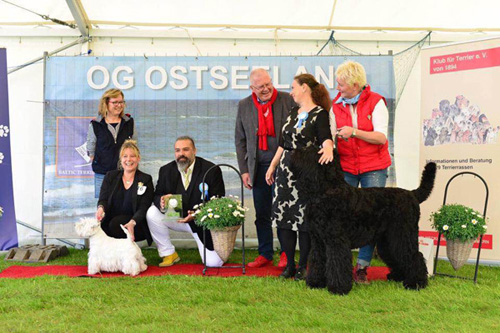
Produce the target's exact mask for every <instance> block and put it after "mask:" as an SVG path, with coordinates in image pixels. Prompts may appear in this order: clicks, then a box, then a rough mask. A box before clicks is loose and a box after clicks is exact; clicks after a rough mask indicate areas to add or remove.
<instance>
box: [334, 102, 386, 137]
mask: <svg viewBox="0 0 500 333" xmlns="http://www.w3.org/2000/svg"><path fill="white" fill-rule="evenodd" d="M356 106H357V104H356V105H349V109H350V110H351V118H352V127H353V128H358V113H357V112H356ZM332 109H333V108H332ZM332 109H330V112H329V114H330V130H331V131H332V135H337V122H336V120H335V113H333V110H332ZM371 121H372V124H373V131H374V132H380V133H382V134H384V135H385V137H386V138H387V128H388V127H389V110H387V106H385V102H384V100H383V99H381V100H380V101H378V103H377V105H375V108H374V109H373V112H372V119H371Z"/></svg>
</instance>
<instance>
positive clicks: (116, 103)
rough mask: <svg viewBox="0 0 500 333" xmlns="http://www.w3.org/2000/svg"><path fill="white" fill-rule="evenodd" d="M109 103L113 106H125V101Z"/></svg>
mask: <svg viewBox="0 0 500 333" xmlns="http://www.w3.org/2000/svg"><path fill="white" fill-rule="evenodd" d="M109 103H111V104H113V105H114V106H117V105H125V101H113V102H109Z"/></svg>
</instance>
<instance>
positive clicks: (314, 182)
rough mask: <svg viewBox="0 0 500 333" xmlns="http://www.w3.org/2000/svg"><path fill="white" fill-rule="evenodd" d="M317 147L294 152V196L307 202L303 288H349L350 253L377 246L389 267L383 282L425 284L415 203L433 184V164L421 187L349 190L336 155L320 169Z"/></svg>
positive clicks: (337, 290)
mask: <svg viewBox="0 0 500 333" xmlns="http://www.w3.org/2000/svg"><path fill="white" fill-rule="evenodd" d="M319 156H320V155H319V154H318V149H317V148H316V147H312V146H311V147H308V148H304V149H298V150H296V151H294V153H293V155H292V159H291V170H292V172H293V174H294V177H295V178H296V179H297V189H298V191H299V195H300V196H302V197H304V198H306V210H305V219H306V221H307V223H308V226H309V233H310V236H311V253H310V255H309V263H308V267H309V268H308V274H307V277H306V284H307V285H308V286H309V287H311V288H325V287H326V288H328V290H329V291H330V292H331V293H333V294H341V295H344V294H347V293H349V291H351V289H352V279H353V277H352V253H351V249H355V248H360V247H362V246H364V245H367V244H377V249H378V254H379V256H380V257H381V259H382V260H383V261H384V262H385V263H386V264H387V266H388V267H389V268H390V273H389V274H388V275H387V279H388V280H393V281H402V282H403V285H404V286H405V288H408V289H417V290H418V289H423V288H425V287H426V286H427V268H426V266H425V262H424V258H423V256H422V254H421V253H420V252H419V251H418V220H419V217H420V206H419V204H420V203H421V202H423V201H425V200H426V199H427V198H428V197H429V195H430V193H431V191H432V188H433V186H434V179H435V175H436V164H435V163H428V164H427V165H426V166H425V170H424V172H423V174H422V179H421V182H420V186H419V187H418V188H417V189H416V190H413V191H408V190H404V189H401V188H366V189H362V188H354V187H352V186H350V185H349V184H347V183H346V182H345V181H344V173H343V172H342V169H341V167H340V157H339V155H338V154H337V153H335V156H334V161H333V162H332V163H329V164H324V165H321V164H319V163H318V159H319Z"/></svg>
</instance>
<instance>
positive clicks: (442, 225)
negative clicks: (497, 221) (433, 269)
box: [430, 204, 487, 270]
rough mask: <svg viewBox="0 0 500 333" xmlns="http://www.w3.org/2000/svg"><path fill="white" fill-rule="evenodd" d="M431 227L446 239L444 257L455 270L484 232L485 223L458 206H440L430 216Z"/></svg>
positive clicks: (466, 257) (466, 208) (482, 218)
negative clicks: (445, 256)
mask: <svg viewBox="0 0 500 333" xmlns="http://www.w3.org/2000/svg"><path fill="white" fill-rule="evenodd" d="M430 220H431V222H432V227H433V228H434V229H435V230H437V231H439V232H441V234H442V235H443V236H444V237H445V238H446V255H447V257H448V259H449V260H450V263H451V265H452V266H453V268H454V269H455V270H458V269H460V268H461V267H462V266H463V265H464V264H465V263H466V262H467V259H468V258H469V255H470V252H471V250H472V245H473V244H474V242H475V240H476V239H477V238H478V237H479V236H480V235H482V234H484V233H485V232H486V228H487V226H486V221H485V219H484V217H483V216H482V215H481V214H480V213H479V212H477V211H475V210H473V209H471V208H469V207H466V206H463V205H458V204H448V205H444V206H442V207H441V208H440V209H439V210H438V211H437V212H434V213H432V214H431V218H430Z"/></svg>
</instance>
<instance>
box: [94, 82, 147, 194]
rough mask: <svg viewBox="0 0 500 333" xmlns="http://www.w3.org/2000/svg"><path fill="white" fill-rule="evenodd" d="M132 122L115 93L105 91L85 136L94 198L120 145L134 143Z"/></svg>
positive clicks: (113, 167)
mask: <svg viewBox="0 0 500 333" xmlns="http://www.w3.org/2000/svg"><path fill="white" fill-rule="evenodd" d="M136 138H137V136H136V134H135V125H134V119H133V118H132V117H131V116H130V115H129V114H125V100H124V95H123V92H122V91H121V90H119V89H109V90H107V91H106V92H105V93H104V94H103V95H102V97H101V100H100V101H99V114H98V116H97V118H96V119H95V120H92V121H91V122H90V125H89V130H88V133H87V151H88V154H89V157H90V159H91V160H92V170H93V171H94V185H95V197H96V198H98V197H99V191H100V189H101V185H102V181H103V179H104V176H105V175H106V172H108V171H111V170H116V169H117V168H118V153H119V152H120V147H121V146H122V144H123V142H125V140H127V139H134V140H135V139H136Z"/></svg>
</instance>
